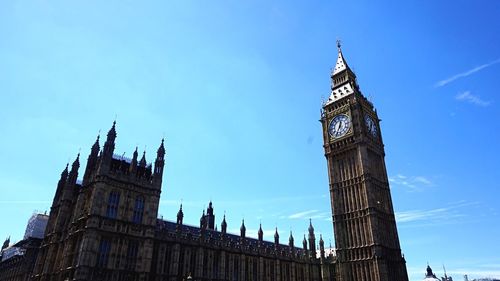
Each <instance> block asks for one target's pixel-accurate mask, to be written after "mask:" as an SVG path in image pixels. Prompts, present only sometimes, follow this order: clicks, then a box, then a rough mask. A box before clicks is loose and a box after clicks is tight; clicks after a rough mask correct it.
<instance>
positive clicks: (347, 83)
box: [325, 40, 359, 105]
mask: <svg viewBox="0 0 500 281" xmlns="http://www.w3.org/2000/svg"><path fill="white" fill-rule="evenodd" d="M337 49H338V56H337V62H336V63H335V67H334V68H333V70H332V74H331V79H332V81H331V89H332V92H331V94H330V97H329V98H328V101H327V102H326V104H329V103H332V102H334V101H337V100H339V99H341V98H343V97H346V96H349V95H351V94H353V93H354V92H355V91H359V87H358V84H357V82H356V74H354V72H353V71H352V70H351V68H350V67H349V66H348V65H347V62H346V60H345V58H344V55H343V54H342V48H341V45H340V41H339V40H337ZM326 104H325V105H326Z"/></svg>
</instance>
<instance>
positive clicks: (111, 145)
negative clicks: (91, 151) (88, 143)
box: [102, 121, 116, 165]
mask: <svg viewBox="0 0 500 281" xmlns="http://www.w3.org/2000/svg"><path fill="white" fill-rule="evenodd" d="M115 126H116V121H113V126H112V127H111V129H109V131H108V135H107V138H106V142H105V143H104V147H103V149H102V162H103V164H104V165H109V164H110V163H111V159H112V158H113V152H114V151H115V139H116V129H115Z"/></svg>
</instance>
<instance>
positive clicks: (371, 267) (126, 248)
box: [0, 45, 408, 281]
mask: <svg viewBox="0 0 500 281" xmlns="http://www.w3.org/2000/svg"><path fill="white" fill-rule="evenodd" d="M338 51H339V53H338V59H337V63H336V65H335V68H334V70H333V72H332V75H331V78H332V85H331V91H332V92H331V96H330V98H329V99H328V101H326V102H325V103H324V104H323V108H322V113H321V123H322V127H323V139H324V150H325V156H326V160H327V167H328V176H329V183H330V185H329V190H330V194H331V207H332V214H333V227H334V234H335V245H336V249H335V253H336V254H335V255H334V254H333V253H332V252H331V251H330V252H329V253H328V254H327V253H326V252H327V251H326V249H325V245H324V241H323V239H322V237H321V236H320V237H316V235H315V232H314V227H313V225H312V222H310V224H309V229H308V235H307V237H305V236H304V237H303V240H302V243H300V242H299V243H295V238H294V237H293V234H292V233H290V235H289V237H286V238H288V241H286V242H285V243H282V242H281V241H280V236H279V234H278V230H277V229H276V232H275V234H274V241H265V240H264V239H263V231H262V228H261V227H260V229H259V232H258V237H247V236H246V226H245V222H244V221H242V222H241V228H240V233H239V235H236V234H230V233H227V222H226V219H225V216H224V217H223V219H222V222H221V224H220V228H219V230H218V226H216V224H215V215H214V206H213V204H212V202H210V203H209V205H208V208H207V210H206V212H204V213H203V215H202V216H201V218H200V224H199V226H191V225H186V224H184V222H183V218H184V213H183V210H182V205H181V206H180V209H179V211H178V213H177V218H176V220H175V221H169V220H164V219H163V218H162V219H159V218H158V206H159V201H160V194H161V191H162V188H163V184H162V183H163V171H164V168H165V156H166V151H165V147H164V142H163V140H162V141H161V144H160V145H159V148H158V150H157V153H156V157H155V159H154V163H148V161H147V160H146V155H145V153H143V154H142V156H141V157H140V158H139V153H138V151H137V148H136V150H135V151H134V153H133V157H132V158H131V159H128V158H125V157H123V156H119V155H117V154H115V151H114V150H115V140H116V137H117V132H116V123H113V125H112V127H111V129H110V130H109V132H108V133H107V136H106V140H105V141H104V144H103V146H102V148H101V144H100V142H99V137H97V140H96V141H95V143H94V144H93V146H92V148H91V151H90V154H89V156H88V158H87V162H86V165H85V168H84V169H83V177H82V180H79V168H80V155H78V156H77V158H76V160H75V161H74V162H73V163H72V165H71V167H68V166H66V168H65V169H64V170H63V172H62V173H61V177H60V180H59V182H58V184H57V188H56V191H55V195H54V199H53V202H52V207H51V210H50V214H49V218H48V222H47V226H46V229H45V235H44V237H43V240H41V243H40V247H39V250H38V254H37V256H36V259H33V260H36V262H35V263H34V265H33V266H32V268H33V270H32V273H31V275H30V280H36V281H52V280H54V281H65V280H103V281H104V280H106V281H108V280H110V281H111V280H117V281H121V280H125V281H127V280H131V281H132V280H133V281H164V280H165V281H181V280H199V281H202V280H203V281H209V280H210V281H216V280H217V281H407V280H408V276H407V272H406V265H405V260H404V257H403V256H402V254H401V249H400V245H399V238H398V234H397V229H396V222H395V217H394V210H393V206H392V200H391V194H390V190H389V182H388V178H387V172H386V168H385V162H384V155H385V152H384V145H383V142H382V135H381V132H380V127H379V121H380V120H379V119H378V116H377V112H376V110H375V109H374V106H373V104H372V103H370V102H369V101H368V100H367V99H366V98H365V97H364V96H363V95H362V93H361V91H360V89H359V86H358V84H357V82H356V76H355V74H354V72H352V70H351V69H350V68H349V66H348V65H347V63H346V61H345V59H344V57H343V54H342V51H341V49H340V45H339V46H338ZM286 238H285V239H286ZM317 238H319V239H318V240H319V248H318V249H317V248H316V247H317V244H316V241H317ZM300 244H301V245H300ZM0 268H2V267H1V266H0ZM0 276H1V274H0ZM15 280H21V279H15ZM22 280H26V279H22Z"/></svg>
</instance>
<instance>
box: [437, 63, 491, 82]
mask: <svg viewBox="0 0 500 281" xmlns="http://www.w3.org/2000/svg"><path fill="white" fill-rule="evenodd" d="M499 62H500V59H497V60H494V61H492V62H489V63H485V64H483V65H480V66H477V67H474V68H473V69H470V70H467V71H465V72H462V73H459V74H456V75H453V76H451V77H449V78H446V79H443V80H441V81H438V82H437V83H436V84H435V85H434V87H436V88H437V87H442V86H444V85H446V84H448V83H451V82H453V81H455V80H457V79H460V78H463V77H467V76H469V75H472V74H474V73H476V72H478V71H480V70H483V69H485V68H487V67H490V66H492V65H495V64H497V63H499Z"/></svg>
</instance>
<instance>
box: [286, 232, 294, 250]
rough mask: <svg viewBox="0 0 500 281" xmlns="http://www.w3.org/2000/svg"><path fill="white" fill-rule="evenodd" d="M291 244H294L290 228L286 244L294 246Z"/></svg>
mask: <svg viewBox="0 0 500 281" xmlns="http://www.w3.org/2000/svg"><path fill="white" fill-rule="evenodd" d="M293 244H294V240H293V235H292V231H291V230H290V237H289V238H288V246H290V248H294V247H295V246H294V245H293Z"/></svg>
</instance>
